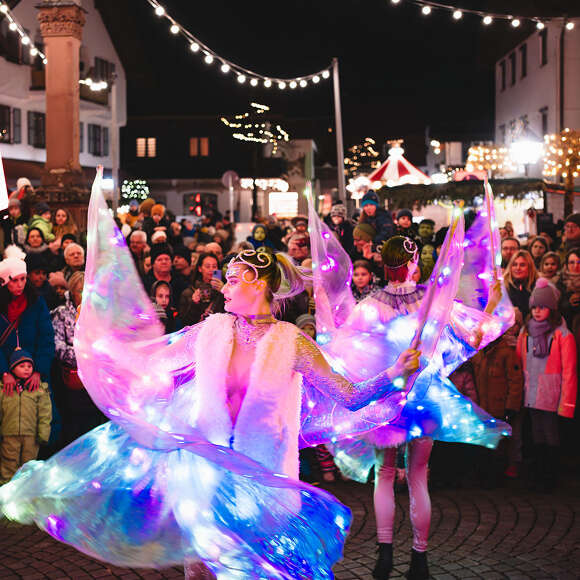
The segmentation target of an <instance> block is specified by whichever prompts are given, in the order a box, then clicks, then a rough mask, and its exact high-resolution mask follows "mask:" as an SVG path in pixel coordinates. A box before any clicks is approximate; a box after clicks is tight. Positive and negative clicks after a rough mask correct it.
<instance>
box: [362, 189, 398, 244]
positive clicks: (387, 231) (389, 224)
mask: <svg viewBox="0 0 580 580" xmlns="http://www.w3.org/2000/svg"><path fill="white" fill-rule="evenodd" d="M360 205H361V208H362V211H361V214H360V218H359V224H369V225H371V226H372V227H373V228H374V229H375V231H376V232H377V233H376V234H375V238H374V243H375V245H380V244H382V243H383V242H384V241H385V240H388V239H389V238H390V237H391V236H393V235H394V233H395V226H394V224H393V218H392V217H391V214H390V213H389V212H388V211H386V210H384V209H383V208H381V207H379V198H378V196H377V194H376V193H375V192H374V191H373V190H372V189H371V190H369V191H367V192H366V193H365V194H364V196H363V198H362V199H361V204H360Z"/></svg>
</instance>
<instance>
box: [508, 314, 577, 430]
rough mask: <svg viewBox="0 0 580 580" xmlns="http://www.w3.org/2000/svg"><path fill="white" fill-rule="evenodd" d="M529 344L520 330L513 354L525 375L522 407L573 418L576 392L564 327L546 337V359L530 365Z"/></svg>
mask: <svg viewBox="0 0 580 580" xmlns="http://www.w3.org/2000/svg"><path fill="white" fill-rule="evenodd" d="M531 340H532V338H531V337H529V335H528V332H527V330H526V328H525V327H524V328H522V330H521V332H520V335H519V336H518V344H517V354H518V356H519V357H520V359H521V361H522V366H523V369H524V375H525V398H524V406H525V407H531V408H533V409H539V410H541V411H551V412H554V413H555V412H557V413H558V415H561V416H562V417H568V418H569V419H571V418H573V417H574V409H575V407H576V394H577V390H578V378H577V374H576V342H575V341H574V335H573V334H572V333H571V332H570V331H569V330H568V328H567V327H566V325H565V324H562V325H560V326H558V328H556V329H555V330H554V331H553V332H552V333H551V334H550V336H549V337H548V340H549V342H550V352H549V354H548V356H547V357H545V358H543V359H539V358H536V359H535V360H533V361H532V360H531V359H532V357H533V354H532V353H531V352H530V351H529V350H528V343H530V344H531Z"/></svg>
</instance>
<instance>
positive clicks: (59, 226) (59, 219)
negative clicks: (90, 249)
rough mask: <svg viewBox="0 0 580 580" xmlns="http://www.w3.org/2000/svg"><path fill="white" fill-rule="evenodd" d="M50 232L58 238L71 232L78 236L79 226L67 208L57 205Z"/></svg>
mask: <svg viewBox="0 0 580 580" xmlns="http://www.w3.org/2000/svg"><path fill="white" fill-rule="evenodd" d="M52 233H53V234H54V235H55V237H56V238H57V239H58V238H61V239H62V237H63V236H64V235H65V234H72V235H73V236H78V234H79V228H78V226H77V224H76V223H75V220H74V219H73V217H72V215H71V214H70V212H69V211H68V210H66V209H63V208H62V207H59V208H58V209H57V210H56V211H55V212H54V216H53V223H52Z"/></svg>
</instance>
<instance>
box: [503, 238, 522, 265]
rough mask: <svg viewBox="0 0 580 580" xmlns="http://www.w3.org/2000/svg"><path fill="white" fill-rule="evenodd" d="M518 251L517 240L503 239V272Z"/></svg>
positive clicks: (518, 243) (518, 244)
mask: <svg viewBox="0 0 580 580" xmlns="http://www.w3.org/2000/svg"><path fill="white" fill-rule="evenodd" d="M519 249H520V242H519V240H518V239H517V238H509V237H505V238H503V240H502V241H501V267H502V268H503V269H504V270H505V268H507V265H508V263H509V261H510V260H511V258H512V256H513V255H514V254H515V253H516V252H517V251H518V250H519Z"/></svg>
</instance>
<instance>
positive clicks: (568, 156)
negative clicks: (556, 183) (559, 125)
mask: <svg viewBox="0 0 580 580" xmlns="http://www.w3.org/2000/svg"><path fill="white" fill-rule="evenodd" d="M544 142H545V147H546V149H545V156H544V175H545V176H547V177H556V176H557V175H561V176H562V177H563V178H564V179H566V178H568V179H570V178H572V179H574V178H576V177H578V175H579V174H580V131H570V129H564V130H563V131H562V132H561V133H560V134H558V135H545V136H544Z"/></svg>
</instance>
